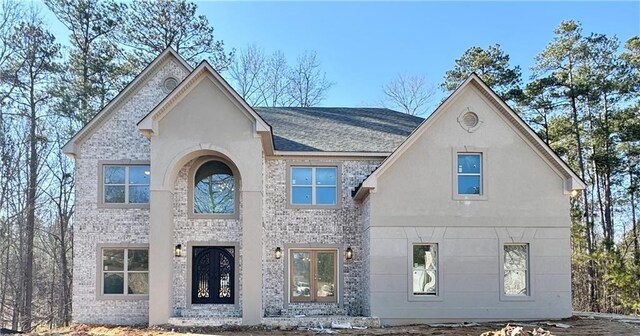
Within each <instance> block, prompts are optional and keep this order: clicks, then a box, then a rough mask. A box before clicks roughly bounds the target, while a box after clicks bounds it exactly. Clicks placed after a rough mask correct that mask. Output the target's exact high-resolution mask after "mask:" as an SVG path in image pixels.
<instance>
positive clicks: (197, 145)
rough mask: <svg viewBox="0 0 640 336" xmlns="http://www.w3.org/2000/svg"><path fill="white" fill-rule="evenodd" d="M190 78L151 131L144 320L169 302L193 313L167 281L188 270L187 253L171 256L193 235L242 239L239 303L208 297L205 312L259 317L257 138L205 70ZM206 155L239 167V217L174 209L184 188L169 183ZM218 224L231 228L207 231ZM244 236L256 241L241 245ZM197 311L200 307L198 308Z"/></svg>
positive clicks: (160, 314) (161, 316) (153, 320)
mask: <svg viewBox="0 0 640 336" xmlns="http://www.w3.org/2000/svg"><path fill="white" fill-rule="evenodd" d="M194 85H195V86H194V87H193V88H192V89H191V90H190V91H189V92H187V93H186V95H185V96H184V97H182V99H181V100H180V101H179V102H178V103H177V104H176V105H175V106H173V107H172V108H171V110H170V111H169V112H168V113H167V114H166V115H165V116H164V117H163V118H162V119H161V120H160V121H159V124H158V126H159V127H158V130H157V132H156V134H155V135H154V136H152V138H151V161H152V162H153V164H152V166H151V181H152V192H151V234H150V270H151V272H152V274H153V275H154V276H153V277H152V279H151V281H150V285H151V289H150V291H151V292H152V293H153V295H152V296H151V297H150V303H149V304H150V310H149V323H150V324H161V323H166V322H167V319H168V317H169V316H171V315H172V314H174V313H176V311H174V309H175V310H179V311H180V314H185V315H189V314H190V313H192V312H189V311H187V309H185V308H187V307H185V300H186V298H184V297H183V296H184V295H185V294H186V291H185V289H184V288H183V286H178V287H177V288H172V287H173V284H174V277H178V278H182V279H187V278H188V276H187V274H186V272H187V267H186V266H185V265H184V263H186V262H187V261H186V258H185V257H182V259H180V260H177V261H175V262H174V259H175V258H174V257H173V253H172V251H173V246H174V244H177V243H180V244H182V246H183V248H186V247H187V246H188V244H190V243H192V242H194V241H200V242H201V241H224V242H229V240H231V242H233V243H238V244H239V246H240V250H239V251H237V254H236V258H241V260H242V264H241V265H240V267H239V268H240V269H239V270H238V274H242V277H241V281H242V282H241V284H240V286H239V287H237V288H236V295H242V305H241V306H239V308H238V309H239V310H238V311H236V310H235V308H233V307H231V308H230V307H216V305H211V306H210V307H206V309H207V310H209V311H210V313H211V314H208V315H211V316H229V315H232V316H238V315H241V316H242V318H243V323H245V324H255V323H259V322H260V318H261V317H262V294H261V292H262V274H261V263H260V260H261V249H262V247H261V244H260V243H255V242H260V241H261V237H262V170H263V164H264V160H263V153H262V145H261V142H260V138H259V137H258V136H257V135H256V134H255V133H254V124H253V123H254V120H252V119H251V118H250V116H247V115H246V114H245V113H244V112H243V111H242V110H241V109H240V108H239V107H238V106H237V105H236V104H235V103H234V102H233V101H232V100H231V99H230V98H229V97H228V96H227V95H226V94H225V93H224V92H223V91H222V90H221V89H220V87H219V86H218V85H217V84H216V83H215V82H214V81H212V80H211V79H210V77H208V76H205V77H204V78H203V79H202V80H201V81H200V82H197V83H196V84H194ZM210 155H213V156H219V157H223V158H226V159H227V160H229V161H231V162H232V163H233V165H235V166H236V167H237V169H238V171H239V175H240V183H239V186H238V188H239V190H240V200H241V204H242V207H241V208H240V214H239V217H238V219H237V220H232V221H230V222H229V223H227V222H225V223H222V222H221V221H219V220H190V219H188V218H187V217H188V213H186V212H185V211H184V210H186V211H188V209H186V208H184V209H183V208H181V207H178V208H176V209H174V205H175V204H176V202H177V203H178V204H180V203H181V200H182V199H183V198H184V197H185V195H186V194H185V193H184V190H182V189H176V188H174V187H175V186H182V185H183V184H184V183H183V181H182V179H184V178H186V177H185V176H184V175H180V172H181V171H182V172H183V174H185V171H186V170H185V169H188V162H190V161H191V160H193V159H196V158H198V157H202V156H210ZM179 176H182V178H178V177H179ZM176 181H178V182H177V184H176ZM181 188H182V187H181ZM176 200H177V201H176ZM181 209H182V211H181ZM220 225H222V226H225V225H231V227H230V229H231V232H225V233H216V232H213V231H212V232H206V231H207V229H214V228H216V227H219V226H220ZM187 227H188V229H187ZM236 230H237V231H236ZM233 232H237V233H238V234H233ZM197 233H200V234H199V235H198V234H197ZM194 234H196V235H197V237H195V236H194ZM244 241H251V242H254V243H252V244H249V245H246V244H243V242H244ZM189 252H190V251H187V253H189ZM174 270H175V271H174ZM174 272H175V273H176V274H173V273H174ZM240 289H242V294H240ZM240 312H241V314H240ZM201 313H204V312H202V311H200V312H198V314H201Z"/></svg>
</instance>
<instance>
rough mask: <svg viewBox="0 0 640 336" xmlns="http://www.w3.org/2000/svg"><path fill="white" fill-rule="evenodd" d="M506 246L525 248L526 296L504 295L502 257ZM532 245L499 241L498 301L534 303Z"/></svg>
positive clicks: (523, 241)
mask: <svg viewBox="0 0 640 336" xmlns="http://www.w3.org/2000/svg"><path fill="white" fill-rule="evenodd" d="M508 245H526V246H527V278H526V281H527V294H526V295H513V294H505V292H504V275H505V264H504V256H505V246H508ZM533 250H534V249H533V243H532V242H531V241H529V240H526V239H525V240H512V239H508V240H507V239H500V249H499V251H500V252H499V258H500V260H499V263H498V264H499V265H500V270H499V273H498V274H499V275H500V278H499V279H498V280H499V283H500V286H499V287H500V288H499V289H500V301H535V295H534V294H535V290H534V277H533V274H535V273H534V270H533V262H532V259H531V256H532V251H533Z"/></svg>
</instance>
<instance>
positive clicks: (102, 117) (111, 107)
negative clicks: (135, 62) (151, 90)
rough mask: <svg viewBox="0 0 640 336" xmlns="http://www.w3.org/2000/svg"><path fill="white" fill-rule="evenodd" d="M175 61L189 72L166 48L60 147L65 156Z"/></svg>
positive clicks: (173, 51)
mask: <svg viewBox="0 0 640 336" xmlns="http://www.w3.org/2000/svg"><path fill="white" fill-rule="evenodd" d="M171 58H173V59H175V60H176V61H178V64H180V65H182V66H183V67H184V69H185V70H187V71H189V72H190V71H191V70H192V68H191V66H190V65H189V64H188V63H187V62H186V61H185V60H184V59H183V58H182V57H181V56H180V55H179V54H178V53H177V52H176V51H175V50H173V48H171V47H168V48H167V49H165V50H164V51H163V52H162V53H161V54H160V55H158V57H156V58H155V59H154V60H153V61H152V62H151V63H150V64H149V65H147V67H146V68H144V70H142V72H141V73H140V74H138V75H137V76H136V77H135V78H134V79H133V80H132V81H131V82H129V84H127V86H126V87H125V88H124V89H123V90H122V91H120V92H119V93H118V94H117V95H116V96H115V97H114V98H113V99H111V101H110V102H109V103H108V104H107V105H105V106H104V107H103V108H102V109H101V110H100V111H99V112H98V113H97V114H96V115H95V116H93V118H91V120H89V122H88V123H87V124H86V125H84V126H83V127H82V128H81V129H80V130H79V131H78V132H77V133H76V134H75V135H74V136H73V137H72V138H71V139H70V140H69V141H67V143H66V144H65V145H64V146H62V152H63V153H65V154H67V155H76V154H77V148H78V146H79V145H80V144H81V143H82V142H83V141H84V140H85V139H86V138H87V137H88V136H89V135H91V134H93V132H95V130H96V129H97V127H98V126H99V125H101V124H102V123H103V122H105V121H106V120H107V119H108V118H109V117H110V116H111V115H112V114H113V112H114V111H115V110H116V109H117V107H119V106H121V105H122V103H124V102H126V100H127V98H129V97H130V96H131V95H132V94H133V93H134V92H136V91H137V89H138V88H139V87H140V86H141V85H142V84H143V83H144V82H146V80H147V79H148V78H149V76H151V75H152V74H153V73H155V71H156V69H157V68H158V67H159V66H160V65H162V64H164V62H165V61H166V60H168V59H171Z"/></svg>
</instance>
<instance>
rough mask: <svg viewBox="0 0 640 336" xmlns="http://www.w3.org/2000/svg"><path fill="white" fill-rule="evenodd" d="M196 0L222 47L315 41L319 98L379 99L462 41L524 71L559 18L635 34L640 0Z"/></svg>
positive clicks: (306, 46) (443, 64)
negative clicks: (323, 81) (492, 50)
mask: <svg viewBox="0 0 640 336" xmlns="http://www.w3.org/2000/svg"><path fill="white" fill-rule="evenodd" d="M196 3H197V4H198V6H199V10H200V11H201V13H203V14H205V15H206V16H207V17H208V18H209V21H210V23H211V24H212V25H213V27H214V29H215V31H216V38H217V39H221V40H223V41H224V43H225V45H226V46H227V47H233V48H236V49H241V48H244V47H246V46H247V45H249V44H256V45H258V46H260V47H262V48H264V49H266V50H267V51H275V50H282V51H283V52H284V53H285V55H286V56H287V58H288V59H290V60H294V59H295V58H296V56H297V55H298V54H300V53H302V52H303V51H305V50H315V51H316V52H317V54H318V57H319V58H320V61H321V62H322V67H323V69H324V70H325V71H326V74H327V78H328V79H329V80H330V81H331V82H334V83H335V84H334V86H333V87H332V88H331V89H330V91H329V93H328V95H327V97H326V99H325V100H324V102H323V104H322V105H323V106H376V105H377V106H379V105H380V99H381V98H382V87H383V86H384V85H385V84H386V83H388V82H389V81H390V80H391V79H392V78H393V77H395V76H396V75H398V74H400V73H402V74H412V75H413V74H416V75H424V76H425V77H426V78H427V80H428V81H429V82H431V83H433V84H434V85H439V84H440V83H441V82H442V80H443V78H444V75H445V72H446V71H447V70H449V69H451V68H452V67H453V66H454V62H455V60H456V59H457V58H459V57H460V56H461V55H462V53H463V52H464V51H465V50H466V49H468V48H470V47H472V46H479V47H483V48H486V47H487V46H489V45H491V44H494V43H499V44H500V45H501V46H502V48H503V50H504V51H505V52H506V53H508V54H509V55H510V56H511V64H513V65H519V66H520V67H521V68H522V70H523V74H524V75H525V80H526V78H528V77H529V76H530V70H529V69H530V67H531V66H532V65H533V63H534V57H535V55H537V54H538V53H540V52H541V51H542V50H543V49H544V47H545V46H546V45H547V44H548V43H549V42H551V41H552V39H553V30H554V29H555V28H556V27H557V26H558V25H559V24H560V22H561V21H562V20H569V19H573V20H577V21H579V22H581V23H582V26H583V31H584V33H585V34H589V33H591V32H595V33H604V34H608V35H616V36H618V37H619V38H620V40H621V41H622V42H624V41H626V40H627V39H628V38H630V37H632V36H634V35H640V1H633V2H631V1H627V2H611V1H606V2H576V1H565V2H506V1H494V2H430V1H423V2H417V1H413V2H339V1H331V2H307V1H298V2H294V1H284V2H244V1H241V2H228V1H220V2H218V1H215V2H214V1H211V2H196ZM439 91H440V90H439ZM443 96H444V92H441V91H440V92H439V93H438V97H436V98H434V100H433V103H432V105H433V106H435V105H436V104H437V102H439V101H440V100H441V99H440V98H441V97H443Z"/></svg>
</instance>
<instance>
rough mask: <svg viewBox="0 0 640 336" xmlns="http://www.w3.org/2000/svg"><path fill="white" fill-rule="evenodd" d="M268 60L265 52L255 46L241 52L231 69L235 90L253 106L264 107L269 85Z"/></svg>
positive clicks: (230, 73)
mask: <svg viewBox="0 0 640 336" xmlns="http://www.w3.org/2000/svg"><path fill="white" fill-rule="evenodd" d="M267 67H268V64H267V59H266V56H265V53H264V50H263V49H261V48H259V47H258V46H257V45H255V44H253V45H250V46H248V47H247V48H246V49H244V50H242V51H240V52H239V53H238V54H237V55H236V58H235V60H234V62H233V63H231V66H230V67H229V77H230V78H231V79H232V80H233V82H234V83H235V89H236V91H238V93H239V94H240V95H241V96H242V97H244V99H245V100H246V101H247V102H249V104H252V105H263V104H264V103H265V102H264V100H265V95H264V91H265V86H266V85H267V83H265V81H266V76H265V72H266V71H267Z"/></svg>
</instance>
